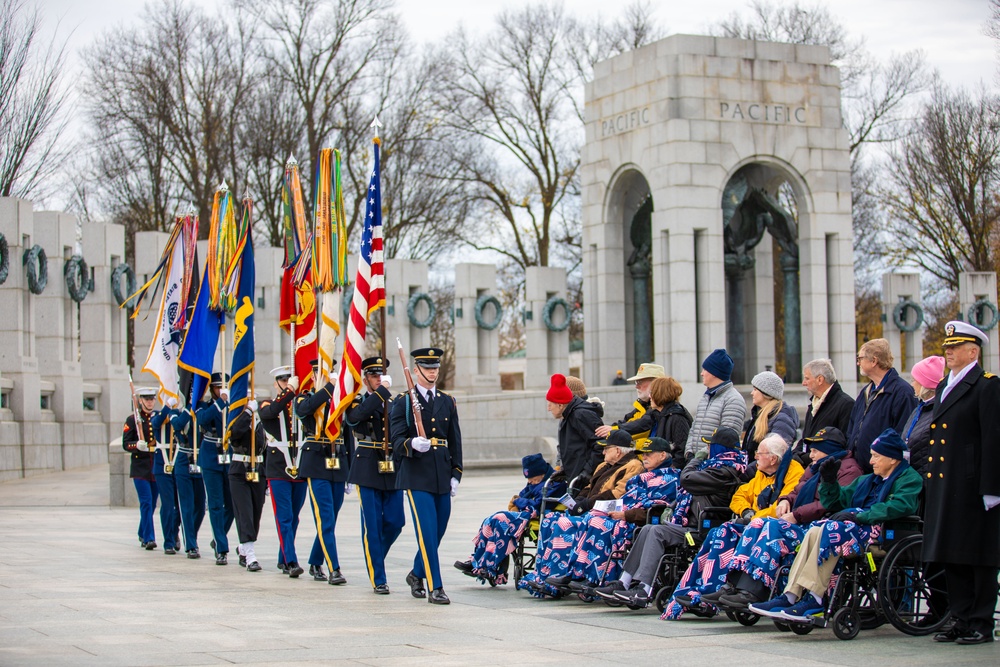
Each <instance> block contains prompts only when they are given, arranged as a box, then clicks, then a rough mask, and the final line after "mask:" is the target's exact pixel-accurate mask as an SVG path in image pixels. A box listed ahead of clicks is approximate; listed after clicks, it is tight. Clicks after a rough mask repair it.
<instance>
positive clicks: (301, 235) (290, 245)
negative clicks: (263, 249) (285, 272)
mask: <svg viewBox="0 0 1000 667" xmlns="http://www.w3.org/2000/svg"><path fill="white" fill-rule="evenodd" d="M281 208H282V218H281V223H282V224H281V231H282V239H283V245H284V250H285V257H284V260H283V261H282V264H281V267H282V268H288V267H289V266H291V265H292V264H294V263H295V262H296V260H297V259H298V258H299V256H300V255H301V254H302V249H303V248H306V247H308V246H307V245H306V243H307V232H306V230H307V228H308V221H307V219H306V207H305V202H304V200H303V198H302V181H301V179H300V177H299V163H298V161H296V159H295V156H294V155H290V156H289V157H288V162H286V163H285V180H284V182H283V184H282V187H281Z"/></svg>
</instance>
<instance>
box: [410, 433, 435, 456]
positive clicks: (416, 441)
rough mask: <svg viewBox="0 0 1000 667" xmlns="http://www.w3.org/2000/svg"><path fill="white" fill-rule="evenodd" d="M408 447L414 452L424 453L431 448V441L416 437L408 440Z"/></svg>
mask: <svg viewBox="0 0 1000 667" xmlns="http://www.w3.org/2000/svg"><path fill="white" fill-rule="evenodd" d="M410 447H413V451H415V452H426V451H428V450H429V449H430V448H431V441H430V440H428V439H427V438H421V437H420V436H419V435H418V436H416V437H415V438H411V439H410Z"/></svg>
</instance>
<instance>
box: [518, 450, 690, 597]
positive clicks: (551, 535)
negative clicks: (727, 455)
mask: <svg viewBox="0 0 1000 667" xmlns="http://www.w3.org/2000/svg"><path fill="white" fill-rule="evenodd" d="M603 445H604V462H603V463H601V464H600V465H599V466H598V467H597V469H596V470H595V471H594V476H593V478H591V481H590V484H588V485H587V486H586V487H584V489H583V490H582V491H581V492H580V493H579V494H578V495H577V496H576V497H575V498H573V499H572V501H570V502H567V503H566V505H567V506H569V508H570V509H569V511H568V512H566V513H563V512H546V514H545V516H544V517H543V518H542V521H541V527H540V530H539V541H538V551H537V561H536V564H535V571H534V572H530V573H528V574H527V575H526V576H525V577H523V578H522V579H521V581H520V582H518V587H519V588H527V589H528V590H529V592H532V593H533V594H536V595H540V596H546V595H548V596H551V597H561V596H562V595H564V594H566V593H567V592H569V591H570V588H569V585H570V583H571V582H574V581H576V582H579V585H580V587H582V586H585V585H586V582H589V581H596V580H597V579H599V577H600V575H599V574H597V573H598V572H599V571H600V570H601V569H602V568H613V567H614V566H615V563H614V561H612V560H611V554H612V551H613V549H612V547H613V545H614V544H616V543H621V542H623V541H624V540H625V539H626V538H627V537H629V536H630V535H631V528H630V527H629V526H628V523H627V521H625V520H624V519H612V518H611V517H610V516H609V514H608V512H609V511H615V509H616V507H615V506H616V505H617V503H614V501H616V500H618V499H621V500H622V503H621V507H622V508H626V509H631V508H634V507H639V506H643V503H649V504H652V503H653V502H657V501H658V502H661V503H662V504H666V503H669V502H672V501H673V499H674V495H675V494H676V479H677V477H676V475H677V474H676V471H673V470H672V469H670V468H669V467H667V468H663V469H659V468H657V469H654V470H655V472H656V477H657V479H658V480H659V478H664V479H665V483H660V481H657V480H654V479H652V478H649V479H647V481H646V482H645V483H644V484H642V483H640V482H641V480H639V479H638V477H639V476H640V473H643V472H644V471H647V468H646V465H651V463H646V462H643V461H642V460H640V459H639V457H638V455H637V452H636V451H635V449H634V444H633V440H632V437H631V436H630V435H629V434H628V433H626V432H625V431H620V430H615V431H612V432H611V433H609V434H608V437H607V440H605V441H603ZM656 459H659V460H661V461H668V459H669V457H665V456H663V455H662V454H659V455H657V457H655V458H654V459H651V461H652V460H656ZM665 465H666V464H665ZM661 481H662V480H661ZM627 495H628V500H627V501H626V496H627ZM609 501H611V502H609ZM598 503H600V504H599V505H598ZM595 506H596V508H595ZM642 513H643V515H644V513H645V510H642Z"/></svg>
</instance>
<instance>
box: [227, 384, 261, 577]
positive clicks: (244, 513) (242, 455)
mask: <svg viewBox="0 0 1000 667" xmlns="http://www.w3.org/2000/svg"><path fill="white" fill-rule="evenodd" d="M256 407H257V406H256V405H255V401H248V402H247V404H246V406H244V408H243V411H242V412H241V413H240V414H239V415H238V416H237V417H235V418H234V419H233V421H232V423H231V424H230V427H229V451H230V457H231V463H230V464H229V465H228V466H227V468H228V469H229V470H228V472H229V486H230V489H231V490H232V497H233V505H232V507H233V513H234V515H235V518H236V534H237V535H238V536H239V541H240V543H239V546H238V547H237V548H236V551H237V553H238V554H239V558H240V565H241V566H245V567H246V569H247V570H248V571H249V572H260V569H261V567H260V562H259V561H258V560H257V553H256V548H255V547H256V543H257V537H258V535H259V534H260V515H261V513H262V511H263V509H264V496H265V495H266V492H267V480H266V479H265V477H264V476H261V475H260V474H259V471H260V470H261V469H262V468H263V467H264V452H265V451H266V445H267V441H266V436H265V435H264V426H263V423H262V422H261V421H259V420H257V422H256V424H254V417H253V411H254V409H255V408H256ZM251 428H253V430H252V431H251ZM250 471H258V475H257V479H256V480H249V479H247V473H248V472H250Z"/></svg>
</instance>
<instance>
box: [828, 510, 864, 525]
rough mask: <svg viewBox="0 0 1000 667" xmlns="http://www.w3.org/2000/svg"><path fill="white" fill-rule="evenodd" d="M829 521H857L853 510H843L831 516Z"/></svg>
mask: <svg viewBox="0 0 1000 667" xmlns="http://www.w3.org/2000/svg"><path fill="white" fill-rule="evenodd" d="M830 521H853V522H854V523H857V521H858V516H857V515H856V514H855V513H854V512H848V511H847V510H844V511H842V512H837V513H836V514H834V515H833V516H831V517H830Z"/></svg>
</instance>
